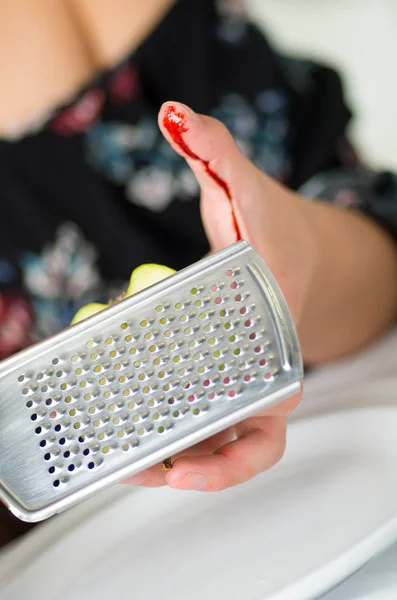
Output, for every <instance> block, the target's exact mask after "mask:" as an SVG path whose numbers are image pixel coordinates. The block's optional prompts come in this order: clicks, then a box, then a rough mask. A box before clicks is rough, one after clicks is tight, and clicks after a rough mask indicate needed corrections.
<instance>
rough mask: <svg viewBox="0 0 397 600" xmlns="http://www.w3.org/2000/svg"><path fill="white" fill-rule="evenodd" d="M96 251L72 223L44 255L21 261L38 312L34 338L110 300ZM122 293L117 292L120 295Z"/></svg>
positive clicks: (48, 246) (64, 325)
mask: <svg viewBox="0 0 397 600" xmlns="http://www.w3.org/2000/svg"><path fill="white" fill-rule="evenodd" d="M96 259H97V256H96V252H95V249H94V248H93V247H92V246H91V245H90V244H89V243H88V242H86V240H85V239H84V237H83V235H82V233H81V232H80V230H79V229H78V228H77V226H76V225H74V224H73V223H65V224H63V225H61V226H60V227H59V229H58V230H57V231H56V234H55V238H54V240H53V242H52V243H51V244H48V245H47V246H46V247H45V248H44V250H43V251H42V253H41V254H39V255H38V254H33V253H30V254H26V255H25V256H24V257H23V259H22V260H21V270H22V273H23V279H24V286H25V289H26V291H27V292H28V293H29V294H30V296H31V298H32V300H33V306H34V310H35V316H36V319H35V330H34V332H33V337H34V339H41V338H43V337H46V336H48V335H51V334H53V333H55V332H57V331H59V330H60V329H63V328H65V327H67V326H68V325H69V324H70V322H71V320H72V318H73V316H74V315H75V313H76V312H77V310H78V309H79V308H81V306H83V305H85V304H87V303H89V302H94V301H95V302H96V301H98V298H100V299H103V300H104V301H105V298H106V301H107V300H108V293H110V292H108V290H106V289H105V288H104V285H103V282H102V281H101V278H100V275H99V272H98V270H97V267H96ZM118 292H119V290H117V292H116V290H114V293H115V294H116V293H117V294H118Z"/></svg>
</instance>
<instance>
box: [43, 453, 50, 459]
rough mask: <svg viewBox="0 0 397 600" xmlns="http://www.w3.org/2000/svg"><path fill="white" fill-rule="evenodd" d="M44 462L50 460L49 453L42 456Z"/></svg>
mask: <svg viewBox="0 0 397 600" xmlns="http://www.w3.org/2000/svg"><path fill="white" fill-rule="evenodd" d="M44 460H51V454H50V453H49V452H47V454H44Z"/></svg>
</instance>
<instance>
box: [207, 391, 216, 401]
mask: <svg viewBox="0 0 397 600" xmlns="http://www.w3.org/2000/svg"><path fill="white" fill-rule="evenodd" d="M214 398H215V392H211V393H210V394H208V400H214Z"/></svg>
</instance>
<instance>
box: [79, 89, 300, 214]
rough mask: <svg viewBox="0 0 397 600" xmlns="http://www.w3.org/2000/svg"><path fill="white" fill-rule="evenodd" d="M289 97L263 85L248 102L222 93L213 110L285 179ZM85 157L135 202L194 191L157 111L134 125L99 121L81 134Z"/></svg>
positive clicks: (155, 207)
mask: <svg viewBox="0 0 397 600" xmlns="http://www.w3.org/2000/svg"><path fill="white" fill-rule="evenodd" d="M288 108H289V104H288V98H287V96H286V95H285V94H283V92H282V91H280V90H276V89H274V90H272V89H270V90H265V91H263V92H260V93H259V94H258V95H257V96H256V98H255V104H252V103H250V102H249V101H248V100H247V99H245V98H244V97H243V96H240V95H238V94H229V95H225V96H224V97H223V98H222V99H221V102H220V105H219V106H218V108H215V109H214V110H213V111H212V113H211V114H212V116H214V117H216V118H217V119H219V120H220V121H222V122H223V123H224V124H225V125H226V126H227V127H228V129H229V130H230V132H231V134H232V135H233V137H234V138H235V140H236V142H237V144H238V145H239V146H240V148H241V150H242V151H243V152H244V153H245V154H246V155H247V156H248V157H249V158H250V159H251V160H253V161H254V162H255V164H256V165H257V166H258V167H259V168H260V169H262V170H263V171H265V172H266V173H268V174H269V175H271V176H273V177H276V178H277V179H279V180H283V181H284V180H286V179H287V177H288V174H289V169H290V161H289V158H288V152H287V138H288V136H289V134H290V127H289V121H288ZM84 144H85V149H86V156H87V160H88V161H89V162H90V164H91V165H92V166H93V167H94V168H95V169H96V170H97V171H99V172H100V173H101V174H102V175H104V176H105V177H107V178H108V179H109V180H110V181H111V182H113V183H115V184H118V185H121V186H123V187H124V191H125V196H126V198H127V199H129V200H130V202H132V203H133V204H135V205H138V206H144V207H146V208H148V209H150V210H152V211H155V212H161V211H163V210H165V209H166V208H167V207H168V206H169V204H170V203H171V202H172V201H173V200H174V199H175V198H178V199H181V200H189V199H194V198H196V197H197V193H198V184H197V181H196V179H195V177H194V175H193V174H192V173H191V171H190V169H189V168H188V167H187V165H186V162H185V160H184V159H183V158H182V157H181V156H179V155H178V154H176V152H174V151H173V150H172V148H171V147H170V145H169V144H168V143H167V142H166V141H165V139H164V138H163V136H162V134H161V132H160V131H159V128H158V126H157V119H156V116H155V115H152V116H145V117H142V118H141V119H140V120H139V121H138V123H137V124H136V125H127V124H123V123H114V122H103V121H100V122H99V123H97V124H96V125H94V126H93V127H91V128H90V129H89V130H88V131H87V132H86V133H85V137H84Z"/></svg>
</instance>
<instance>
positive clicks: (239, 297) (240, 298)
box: [234, 294, 243, 302]
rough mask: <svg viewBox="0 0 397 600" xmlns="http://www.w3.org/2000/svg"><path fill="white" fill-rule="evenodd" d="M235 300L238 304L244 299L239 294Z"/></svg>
mask: <svg viewBox="0 0 397 600" xmlns="http://www.w3.org/2000/svg"><path fill="white" fill-rule="evenodd" d="M234 299H235V301H236V302H241V301H242V299H243V297H242V295H241V294H237V296H235V297H234Z"/></svg>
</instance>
